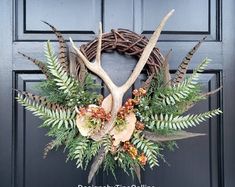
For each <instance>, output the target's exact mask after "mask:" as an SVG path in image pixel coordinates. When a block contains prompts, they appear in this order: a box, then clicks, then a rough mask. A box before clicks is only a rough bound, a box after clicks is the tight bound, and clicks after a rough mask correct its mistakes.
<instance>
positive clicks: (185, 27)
mask: <svg viewBox="0 0 235 187" xmlns="http://www.w3.org/2000/svg"><path fill="white" fill-rule="evenodd" d="M171 8H174V9H176V12H175V15H174V16H173V17H172V18H171V19H170V20H169V23H168V24H167V25H166V27H165V29H164V31H163V33H162V35H161V38H160V39H161V41H160V42H159V43H158V44H157V45H158V46H159V47H160V49H161V51H162V53H163V54H166V53H167V52H168V51H169V49H171V48H172V49H173V53H172V55H171V58H170V67H171V70H172V73H174V72H175V70H176V68H177V67H178V64H179V63H180V61H181V60H182V58H183V57H184V56H185V54H186V53H187V52H188V51H189V50H190V49H191V48H192V46H193V45H195V42H196V40H198V39H201V38H202V37H203V36H205V35H206V36H207V41H206V42H205V43H203V45H202V46H201V48H200V49H199V51H198V52H197V54H196V55H195V56H194V58H193V60H192V63H191V64H190V71H189V73H190V72H192V69H193V68H195V67H196V66H197V65H198V64H199V63H200V62H201V61H202V60H203V58H205V57H210V58H211V59H212V60H213V63H212V64H210V65H209V67H208V68H207V70H206V72H205V73H204V74H203V75H202V76H201V82H202V83H203V85H204V90H205V91H210V90H213V89H215V88H217V87H218V86H220V85H222V84H223V85H224V91H223V92H221V93H219V94H216V95H214V96H212V97H210V98H209V99H207V100H205V101H204V102H201V103H199V104H198V105H197V106H195V107H194V108H193V109H191V111H192V112H195V113H199V112H203V111H207V110H210V109H214V108H216V107H221V108H223V110H224V115H223V116H221V117H218V118H214V119H211V120H208V121H206V122H205V123H203V124H201V125H200V126H198V127H196V128H192V129H190V130H191V131H193V132H201V133H206V134H207V135H206V136H203V137H198V138H194V139H190V140H182V141H179V142H178V145H179V148H180V149H176V150H175V151H174V152H170V151H164V152H163V153H164V155H165V159H166V160H167V162H168V163H169V164H170V165H168V164H166V163H164V162H163V161H160V167H157V168H155V169H154V170H149V169H146V171H145V172H143V173H142V177H143V180H142V181H143V184H147V185H154V186H156V187H157V186H161V187H170V186H185V187H187V186H192V187H193V186H195V187H196V186H201V187H208V186H211V187H233V186H234V185H235V176H234V173H235V172H234V171H235V165H234V164H232V163H233V160H234V157H235V145H234V140H233V136H234V133H235V127H234V125H233V121H234V120H235V116H234V114H233V111H234V109H233V108H234V106H235V99H234V97H233V95H234V89H233V88H234V86H235V74H234V71H235V66H234V59H235V53H234V51H233V48H234V42H235V34H234V32H233V31H234V29H235V28H234V27H235V24H234V22H233V19H232V18H233V17H234V16H235V15H234V14H235V10H234V9H235V2H234V1H233V0H224V1H223V6H222V1H221V0H206V1H202V0H200V1H194V0H188V1H186V0H180V1H179V2H178V1H177V2H176V1H172V0H165V1H161V0H135V1H134V0H129V1H125V0H120V1H115V0H87V1H81V0H68V1H65V0H57V1H56V0H51V1H45V0H42V1H36V0H18V1H14V0H12V1H9V0H2V1H0V21H1V24H0V56H1V58H0V101H1V104H0V121H1V122H2V123H1V130H0V148H1V149H2V151H1V152H0V186H3V187H10V186H12V187H41V186H43V187H51V186H58V187H64V186H68V187H70V186H71V187H73V186H77V185H78V184H84V185H85V184H86V183H87V182H86V181H87V171H82V170H80V169H76V167H75V163H74V162H71V161H69V162H68V163H65V160H66V154H65V153H63V149H62V148H61V149H59V150H58V151H57V152H56V151H52V152H50V153H49V155H48V158H47V159H45V160H44V159H43V158H42V152H43V148H44V146H45V144H46V143H48V141H49V138H48V137H46V136H45V133H46V129H41V128H38V126H39V125H40V123H41V121H40V120H39V119H38V118H36V117H34V116H33V115H32V114H31V113H30V112H28V111H26V110H25V109H24V108H23V107H21V106H19V105H18V104H17V103H16V102H15V100H14V95H12V94H10V93H12V88H17V89H20V90H27V91H33V92H35V85H36V84H37V83H38V82H40V81H41V80H43V79H44V77H43V75H42V74H41V72H40V71H39V70H38V68H37V67H36V66H35V65H33V64H32V63H30V62H28V61H27V60H26V59H24V58H23V57H22V56H20V55H19V54H18V51H21V52H23V53H25V54H28V55H30V56H32V57H34V58H37V59H40V60H42V61H45V58H44V54H43V49H44V47H43V45H44V42H45V41H46V40H48V39H50V40H52V45H53V47H54V48H55V49H57V48H58V43H57V42H56V41H55V40H56V37H55V36H54V34H53V33H52V32H51V31H50V28H49V27H47V26H46V25H45V24H43V23H42V22H41V21H40V20H44V21H47V22H49V23H51V24H52V25H54V26H55V27H56V28H57V29H58V30H61V31H62V33H63V35H64V36H65V38H66V39H68V37H72V38H73V39H74V40H75V41H76V42H77V45H81V44H82V43H84V42H86V41H88V40H92V39H94V37H95V35H96V33H97V28H98V22H99V21H102V22H103V30H104V31H105V32H109V31H110V29H112V28H114V29H116V28H120V27H121V28H127V29H130V30H133V31H135V32H137V33H140V34H143V35H145V36H147V37H149V36H150V34H151V33H152V32H153V30H154V29H155V27H156V25H157V24H158V23H159V21H160V19H161V17H162V16H163V15H164V14H165V13H166V12H167V11H169V10H170V9H171ZM222 13H223V17H222V16H221V15H222ZM222 22H223V24H222ZM222 31H223V32H222ZM102 61H103V66H104V68H105V69H106V70H107V71H108V73H109V74H110V76H111V77H112V79H113V80H114V82H116V83H117V84H122V83H123V82H125V80H126V79H127V77H128V76H129V74H130V73H131V71H132V70H133V67H134V66H135V63H136V61H137V60H136V59H134V58H129V57H124V56H123V55H120V54H118V53H114V54H112V53H111V54H110V53H109V54H104V55H103V57H102ZM145 78H146V75H145V73H144V71H143V72H142V74H141V75H140V77H139V79H138V81H136V83H135V85H134V86H133V88H132V89H134V88H135V87H139V85H140V84H141V82H142V81H143V80H144V79H145ZM97 81H100V80H97ZM101 91H102V92H103V93H104V94H105V95H107V94H108V92H107V89H106V88H105V89H102V90H101ZM130 93H131V90H129V91H128V93H127V94H126V95H125V99H126V98H128V97H129V96H130ZM12 106H13V107H12ZM224 158H225V159H224ZM117 179H118V181H115V180H114V178H113V177H112V176H111V175H109V176H106V174H105V173H104V174H103V173H102V172H100V173H99V174H98V175H97V176H96V178H95V179H94V180H93V184H97V185H106V184H138V182H137V181H136V180H135V181H132V180H131V177H130V176H127V175H126V174H124V173H123V172H122V171H120V170H118V171H117Z"/></svg>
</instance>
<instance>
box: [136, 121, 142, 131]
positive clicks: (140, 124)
mask: <svg viewBox="0 0 235 187" xmlns="http://www.w3.org/2000/svg"><path fill="white" fill-rule="evenodd" d="M135 129H136V130H139V131H142V130H144V123H142V122H140V121H137V122H136V123H135Z"/></svg>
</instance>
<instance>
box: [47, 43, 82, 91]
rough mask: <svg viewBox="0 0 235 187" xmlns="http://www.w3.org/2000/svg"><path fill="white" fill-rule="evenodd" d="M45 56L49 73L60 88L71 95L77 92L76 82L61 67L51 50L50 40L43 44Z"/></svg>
mask: <svg viewBox="0 0 235 187" xmlns="http://www.w3.org/2000/svg"><path fill="white" fill-rule="evenodd" d="M45 56H46V57H47V67H48V69H49V71H50V73H51V74H52V75H53V76H54V77H55V78H54V81H55V82H56V85H57V86H58V87H59V89H60V90H63V91H64V93H67V94H69V95H73V94H76V93H77V87H78V82H77V81H76V80H75V79H74V78H72V77H70V76H69V75H68V74H67V72H66V71H65V70H64V69H63V66H62V65H61V64H60V63H58V58H57V56H56V55H55V54H54V52H53V51H52V47H51V44H50V42H49V41H48V42H47V43H46V46H45Z"/></svg>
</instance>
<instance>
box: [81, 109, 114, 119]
mask: <svg viewBox="0 0 235 187" xmlns="http://www.w3.org/2000/svg"><path fill="white" fill-rule="evenodd" d="M79 112H80V115H85V114H86V113H90V114H91V118H95V119H100V120H101V121H102V122H104V121H109V120H110V119H111V114H110V113H108V114H106V112H105V110H104V109H103V108H102V107H88V108H80V109H79Z"/></svg>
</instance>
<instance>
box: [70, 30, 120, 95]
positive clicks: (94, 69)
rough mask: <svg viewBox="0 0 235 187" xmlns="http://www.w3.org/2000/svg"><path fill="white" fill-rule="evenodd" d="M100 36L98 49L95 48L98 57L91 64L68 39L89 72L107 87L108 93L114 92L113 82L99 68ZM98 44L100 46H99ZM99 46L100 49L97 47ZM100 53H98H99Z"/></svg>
mask: <svg viewBox="0 0 235 187" xmlns="http://www.w3.org/2000/svg"><path fill="white" fill-rule="evenodd" d="M101 37H102V34H100V37H99V41H98V47H97V54H98V57H96V61H95V62H94V63H91V62H90V61H89V60H88V59H87V58H86V57H85V56H84V55H83V54H82V52H81V51H80V49H78V48H77V47H76V45H75V44H74V42H73V40H72V38H69V40H70V42H71V44H72V46H73V48H74V50H75V51H76V52H77V54H78V56H79V57H80V58H81V59H82V61H83V62H84V64H85V65H86V67H87V68H88V69H89V70H91V71H92V72H93V73H95V74H96V75H98V76H99V77H100V78H101V79H102V80H103V81H104V82H105V84H106V85H107V87H108V88H109V90H110V91H112V90H114V89H116V88H117V86H116V85H115V84H114V83H113V81H112V80H111V79H110V77H109V76H108V74H107V73H106V72H105V71H104V69H103V68H102V67H101V65H100V52H101V39H102V38H101ZM99 43H100V44H99ZM99 46H100V47H99ZM99 51H100V52H99Z"/></svg>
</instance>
